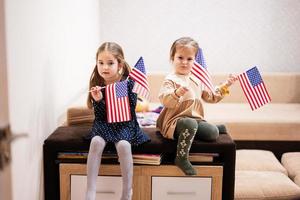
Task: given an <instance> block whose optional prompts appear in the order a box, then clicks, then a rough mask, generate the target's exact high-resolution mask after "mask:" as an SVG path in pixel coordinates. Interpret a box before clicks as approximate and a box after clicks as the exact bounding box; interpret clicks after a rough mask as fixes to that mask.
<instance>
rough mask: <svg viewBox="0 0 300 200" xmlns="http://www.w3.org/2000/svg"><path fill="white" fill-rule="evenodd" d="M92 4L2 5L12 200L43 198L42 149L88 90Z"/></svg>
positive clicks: (93, 0)
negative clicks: (11, 133)
mask: <svg viewBox="0 0 300 200" xmlns="http://www.w3.org/2000/svg"><path fill="white" fill-rule="evenodd" d="M98 12H99V4H98V1H97V0H89V1H81V0H49V1H38V0H26V1H19V0H7V1H6V2H5V14H6V35H7V66H8V85H9V109H10V122H11V126H12V129H13V131H14V132H15V133H28V137H26V138H21V139H18V140H17V141H15V142H14V143H13V146H12V156H13V160H12V174H13V197H14V199H15V200H19V199H24V200H37V199H42V196H43V176H42V174H43V168H42V167H43V166H42V145H43V141H44V140H45V138H46V137H47V136H48V135H49V134H50V133H51V132H53V130H54V129H55V128H56V127H57V126H58V120H59V117H60V116H61V115H62V113H65V111H66V109H67V106H68V104H69V103H70V102H72V101H73V98H74V97H75V96H76V95H78V92H79V91H83V89H85V88H86V87H87V84H88V80H89V76H90V73H91V71H92V68H93V66H94V63H95V53H96V50H97V47H98V46H99V26H98V24H99V13H98Z"/></svg>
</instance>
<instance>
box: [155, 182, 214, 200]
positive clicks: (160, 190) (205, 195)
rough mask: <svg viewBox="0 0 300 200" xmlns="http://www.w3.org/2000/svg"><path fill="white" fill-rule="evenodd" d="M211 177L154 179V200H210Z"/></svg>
mask: <svg viewBox="0 0 300 200" xmlns="http://www.w3.org/2000/svg"><path fill="white" fill-rule="evenodd" d="M211 184H212V179H211V178H210V177H152V200H162V199H163V200H187V199H188V200H200V199H201V200H210V199H211V187H212V186H211Z"/></svg>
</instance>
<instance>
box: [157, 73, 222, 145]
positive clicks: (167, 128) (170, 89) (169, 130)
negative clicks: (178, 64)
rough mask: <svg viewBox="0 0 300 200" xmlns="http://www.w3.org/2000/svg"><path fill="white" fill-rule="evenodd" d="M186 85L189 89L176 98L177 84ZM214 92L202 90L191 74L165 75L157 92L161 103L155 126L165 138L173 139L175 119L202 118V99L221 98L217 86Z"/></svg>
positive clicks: (214, 101)
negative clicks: (161, 107) (161, 106)
mask: <svg viewBox="0 0 300 200" xmlns="http://www.w3.org/2000/svg"><path fill="white" fill-rule="evenodd" d="M180 85H181V86H186V87H188V89H189V91H188V92H187V93H185V95H183V96H182V97H180V98H178V97H177V96H176V95H175V93H174V91H175V89H177V88H178V87H179V86H180ZM216 88H217V89H216V91H215V94H213V93H212V92H210V91H207V90H204V85H203V84H202V83H201V82H200V81H199V80H198V79H197V78H195V77H193V76H192V75H191V76H190V75H177V74H170V75H168V76H166V78H165V80H164V82H163V85H162V87H161V89H160V92H159V99H160V102H161V103H162V104H163V106H164V108H163V109H162V111H161V113H160V115H159V117H158V119H157V123H156V126H157V128H158V129H159V130H160V132H161V133H162V135H163V136H164V137H165V138H169V139H173V135H174V130H175V127H176V123H177V120H179V119H180V118H183V117H191V118H194V119H196V120H199V121H200V120H203V119H204V109H203V104H202V100H201V99H203V100H204V101H205V102H208V103H217V102H219V101H220V100H221V99H223V97H224V95H223V94H221V92H220V90H219V89H218V88H219V87H216Z"/></svg>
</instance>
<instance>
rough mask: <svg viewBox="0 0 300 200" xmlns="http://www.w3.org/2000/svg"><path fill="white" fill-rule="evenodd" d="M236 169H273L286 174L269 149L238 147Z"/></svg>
mask: <svg viewBox="0 0 300 200" xmlns="http://www.w3.org/2000/svg"><path fill="white" fill-rule="evenodd" d="M236 170H253V171H274V172H282V173H283V174H286V175H287V171H286V169H285V168H284V167H283V166H282V165H281V164H280V162H279V161H278V160H277V158H276V157H275V155H274V154H273V153H272V152H271V151H266V150H252V149H251V150H250V149H240V150H237V151H236Z"/></svg>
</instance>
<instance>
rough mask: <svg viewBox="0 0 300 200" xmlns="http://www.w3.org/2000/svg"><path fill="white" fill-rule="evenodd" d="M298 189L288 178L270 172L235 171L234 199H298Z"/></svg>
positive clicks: (299, 189)
mask: <svg viewBox="0 0 300 200" xmlns="http://www.w3.org/2000/svg"><path fill="white" fill-rule="evenodd" d="M299 198H300V187H298V186H297V185H296V184H295V183H294V182H293V181H291V179H289V177H288V176H286V175H284V174H283V173H280V172H271V171H236V173H235V194H234V199H235V200H239V199H243V200H250V199H251V200H254V199H255V200H262V199H272V200H276V199H278V200H284V199H299Z"/></svg>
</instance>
